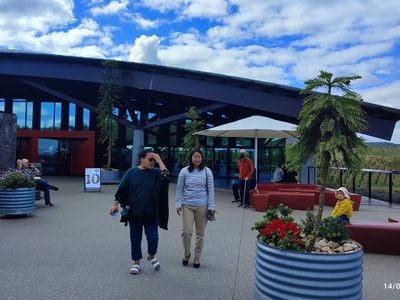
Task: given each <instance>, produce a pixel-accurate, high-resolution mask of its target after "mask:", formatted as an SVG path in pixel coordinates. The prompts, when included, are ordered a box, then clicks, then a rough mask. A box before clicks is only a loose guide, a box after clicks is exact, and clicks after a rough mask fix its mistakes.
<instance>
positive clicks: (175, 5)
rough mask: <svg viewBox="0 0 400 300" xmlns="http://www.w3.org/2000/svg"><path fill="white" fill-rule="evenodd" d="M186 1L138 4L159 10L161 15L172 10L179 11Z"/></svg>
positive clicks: (140, 0) (140, 1) (148, 0)
mask: <svg viewBox="0 0 400 300" xmlns="http://www.w3.org/2000/svg"><path fill="white" fill-rule="evenodd" d="M185 2H186V0H138V4H140V5H142V6H145V7H149V8H151V9H154V10H158V11H160V12H161V13H164V12H166V11H170V10H179V8H181V7H182V5H184V3H185Z"/></svg>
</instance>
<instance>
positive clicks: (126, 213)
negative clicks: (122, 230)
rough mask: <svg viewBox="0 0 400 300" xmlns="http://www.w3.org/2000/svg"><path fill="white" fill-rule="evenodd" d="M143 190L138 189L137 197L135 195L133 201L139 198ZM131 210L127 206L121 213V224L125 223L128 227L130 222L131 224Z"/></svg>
mask: <svg viewBox="0 0 400 300" xmlns="http://www.w3.org/2000/svg"><path fill="white" fill-rule="evenodd" d="M140 189H141V188H138V189H137V190H136V192H135V195H133V198H132V200H134V199H135V198H136V196H137V194H138V193H139V192H140ZM129 210H130V206H129V205H127V206H125V207H123V208H122V211H121V219H120V220H119V221H120V222H121V223H125V224H124V225H125V226H128V222H129Z"/></svg>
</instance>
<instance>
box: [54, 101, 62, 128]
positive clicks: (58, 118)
mask: <svg viewBox="0 0 400 300" xmlns="http://www.w3.org/2000/svg"><path fill="white" fill-rule="evenodd" d="M54 106H55V108H54V110H55V113H54V126H53V128H54V129H61V103H60V102H56V103H54Z"/></svg>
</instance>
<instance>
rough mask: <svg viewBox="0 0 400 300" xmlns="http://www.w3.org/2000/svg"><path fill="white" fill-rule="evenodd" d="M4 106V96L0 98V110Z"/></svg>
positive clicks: (2, 109) (3, 108)
mask: <svg viewBox="0 0 400 300" xmlns="http://www.w3.org/2000/svg"><path fill="white" fill-rule="evenodd" d="M5 107H6V100H5V99H4V98H0V111H4V110H5Z"/></svg>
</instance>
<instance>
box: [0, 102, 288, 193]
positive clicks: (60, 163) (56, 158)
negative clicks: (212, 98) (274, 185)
mask: <svg viewBox="0 0 400 300" xmlns="http://www.w3.org/2000/svg"><path fill="white" fill-rule="evenodd" d="M0 109H3V110H4V109H5V100H4V99H1V98H0ZM35 109H37V111H34V110H35ZM62 109H66V110H67V111H66V112H63V111H62ZM12 110H13V112H14V113H15V114H16V115H17V124H18V128H19V129H40V130H60V129H62V130H77V128H78V124H81V125H80V126H79V128H82V130H89V129H90V128H91V127H93V126H95V124H90V119H91V116H90V110H88V109H86V108H82V107H78V106H77V105H75V104H74V103H68V104H67V105H64V106H63V105H62V103H61V102H51V101H42V102H40V103H39V104H38V105H35V106H34V105H33V102H32V101H27V100H25V99H14V100H13V101H12ZM39 112H40V119H39V118H38V119H37V122H38V124H37V125H36V127H37V128H35V125H34V124H33V119H34V118H33V115H34V114H35V113H36V114H37V113H39ZM113 113H114V114H117V113H118V110H114V112H113ZM142 113H143V112H140V111H135V116H136V118H138V119H140V116H141V115H142ZM126 116H127V118H128V119H130V118H129V117H128V116H129V113H127V114H126ZM145 116H147V117H151V114H148V113H146V114H145ZM62 118H64V123H63V124H64V125H63V126H64V128H61V124H62ZM185 122H187V121H186V120H179V121H174V122H172V123H170V124H166V125H161V126H155V127H152V128H149V129H147V130H145V132H144V133H145V135H144V142H145V146H147V147H153V148H156V149H157V152H158V153H159V154H160V155H161V156H162V158H163V160H164V161H165V163H166V165H167V167H168V168H169V169H170V170H171V174H172V176H173V177H175V176H177V175H178V173H179V170H180V169H181V168H182V167H184V164H183V163H182V147H180V146H181V142H182V137H183V136H184V134H185V132H184V129H183V124H185ZM39 124H40V128H39ZM82 125H83V126H82ZM119 128H121V129H123V130H125V132H124V134H123V135H121V136H119V135H118V129H119ZM114 129H115V130H114V133H113V134H114V138H115V140H116V141H117V143H116V147H118V149H123V151H124V156H126V158H124V159H125V160H126V161H127V163H126V164H124V166H125V167H126V168H128V167H129V162H128V160H129V159H130V158H131V152H130V151H131V149H132V141H133V129H132V128H123V127H122V126H118V125H117V124H115V128H114ZM117 137H119V139H121V138H122V140H118V138H117ZM201 141H202V145H203V146H204V147H203V148H202V150H203V152H204V156H205V157H204V159H205V161H206V165H207V166H208V167H209V168H210V169H211V170H212V171H213V173H214V177H215V179H216V180H218V181H219V183H220V186H223V185H224V184H225V185H228V184H230V183H231V182H233V181H235V180H236V179H237V177H238V169H237V160H238V155H239V150H240V149H245V150H246V151H247V152H248V153H249V155H250V158H251V159H252V160H253V161H254V152H255V151H254V139H251V138H227V137H218V138H213V137H202V139H201ZM80 143H81V141H78V140H74V139H71V138H69V139H68V138H65V139H63V138H54V139H53V138H39V140H38V149H37V151H38V159H39V161H41V162H42V164H43V169H44V172H45V173H46V174H56V175H63V174H65V175H68V172H69V170H70V168H71V159H72V158H71V157H73V155H72V154H71V153H77V152H74V151H78V150H77V149H78V148H79V147H81V146H80ZM30 147H31V144H30V142H29V139H26V138H19V146H18V148H19V149H17V153H19V154H20V155H23V154H24V153H31V152H30V151H32V150H31V149H30ZM284 147H285V140H283V139H281V140H274V139H259V142H258V168H257V170H258V174H259V178H258V179H259V181H269V180H270V179H271V178H272V174H273V170H274V169H275V166H276V165H277V164H279V163H283V162H284V152H283V149H284ZM74 149H75V150H74ZM116 149H117V148H116ZM116 149H114V150H115V152H114V153H116V155H115V156H114V157H113V161H114V162H115V163H116V166H117V167H122V166H120V163H119V162H120V161H121V160H122V157H121V155H120V152H118V151H117V150H116ZM114 150H113V151H114ZM33 151H35V150H33ZM125 152H126V153H125ZM96 157H97V158H96V164H100V163H102V162H101V160H102V159H103V157H102V155H101V154H100V153H97V154H96ZM221 183H222V184H221Z"/></svg>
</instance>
